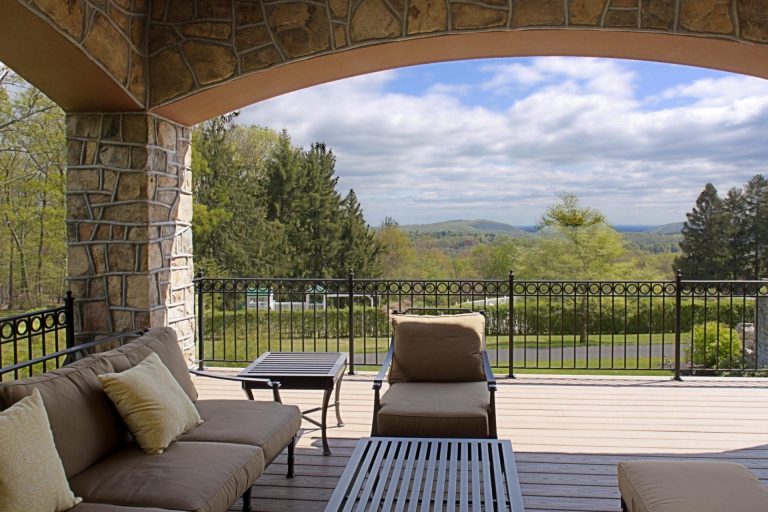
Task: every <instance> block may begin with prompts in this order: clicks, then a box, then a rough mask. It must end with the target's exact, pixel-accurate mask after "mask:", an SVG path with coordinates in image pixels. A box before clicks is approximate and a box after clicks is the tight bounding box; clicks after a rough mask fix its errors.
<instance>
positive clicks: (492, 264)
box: [471, 236, 520, 279]
mask: <svg viewBox="0 0 768 512" xmlns="http://www.w3.org/2000/svg"><path fill="white" fill-rule="evenodd" d="M471 258H472V263H473V265H472V266H473V268H474V270H475V272H476V273H477V274H478V275H479V277H482V278H485V279H506V277H507V275H508V274H509V271H510V269H516V268H518V266H519V258H520V249H519V247H518V243H517V242H516V241H515V240H514V239H513V238H511V237H508V236H503V237H499V238H497V239H496V240H494V241H493V242H492V243H490V244H478V245H476V246H475V247H473V248H472V255H471Z"/></svg>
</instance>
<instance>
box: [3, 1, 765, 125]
mask: <svg viewBox="0 0 768 512" xmlns="http://www.w3.org/2000/svg"><path fill="white" fill-rule="evenodd" d="M0 9H2V14H3V16H0V43H2V44H0V60H2V61H4V62H6V63H7V64H10V65H11V66H12V67H13V68H14V69H15V70H16V71H17V72H19V73H20V74H22V76H24V77H25V78H27V79H28V80H29V81H30V82H32V83H33V84H34V85H36V86H38V88H40V89H41V90H43V91H44V92H46V94H48V95H49V96H51V97H52V98H53V99H54V100H55V101H57V102H58V103H59V104H60V105H61V106H62V107H63V108H64V109H65V110H67V111H69V112H88V111H90V112H107V111H144V112H149V113H157V114H160V115H163V116H165V117H167V118H168V119H170V120H173V121H177V122H180V123H182V124H187V125H189V124H193V123H195V122H199V121H202V120H204V119H207V118H210V117H212V116H214V115H216V114H219V113H222V112H225V111H228V110H232V109H234V108H237V107H241V106H243V105H246V104H249V103H252V102H254V101H258V100H261V99H265V98H268V97H271V96H275V95H277V94H281V93H284V92H288V91H292V90H295V89H298V88H302V87H306V86H309V85H314V84H318V83H322V82H325V81H330V80H334V79H338V78H343V77H348V76H353V75H357V74H363V73H367V72H371V71H376V70H381V69H387V68H394V67H402V66H406V65H411V64H419V63H428V62H437V61H443V60H457V59H467V58H478V57H499V56H530V55H582V56H601V57H622V58H633V59H645V60H654V61H661V62H670V63H677V64H690V65H695V66H703V67H711V68H717V69H722V70H727V71H735V72H739V73H744V74H750V75H755V76H759V77H763V78H768V0H183V1H182V0H70V1H69V2H60V1H56V0H0Z"/></svg>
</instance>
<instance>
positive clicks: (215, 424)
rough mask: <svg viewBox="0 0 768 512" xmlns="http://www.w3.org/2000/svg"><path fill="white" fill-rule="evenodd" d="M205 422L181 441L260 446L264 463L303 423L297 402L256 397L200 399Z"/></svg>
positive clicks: (201, 412)
mask: <svg viewBox="0 0 768 512" xmlns="http://www.w3.org/2000/svg"><path fill="white" fill-rule="evenodd" d="M195 405H196V406H197V409H198V411H199V412H200V416H201V417H202V418H203V423H202V424H201V425H200V426H198V427H196V428H194V429H192V430H191V431H189V432H187V433H186V434H183V435H181V436H180V437H179V438H178V441H179V442H184V441H211V442H217V443H237V444H246V445H250V446H260V447H261V449H262V450H264V461H265V464H269V463H270V462H272V461H273V460H274V459H275V457H277V456H278V454H279V453H280V452H281V451H283V448H285V446H286V445H287V444H288V443H289V442H290V441H291V439H292V438H293V436H294V435H296V432H298V430H299V428H300V427H301V412H300V411H299V408H298V407H296V406H294V405H283V404H279V403H277V402H260V401H253V400H198V401H197V402H195Z"/></svg>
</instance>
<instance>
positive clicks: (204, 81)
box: [148, 0, 768, 107]
mask: <svg viewBox="0 0 768 512" xmlns="http://www.w3.org/2000/svg"><path fill="white" fill-rule="evenodd" d="M149 25H150V26H149V40H148V53H149V75H150V84H151V90H150V98H149V105H150V107H156V106H159V105H162V104H165V103H168V102H170V101H173V100H174V99H178V98H181V97H184V96H187V95H189V94H192V93H194V92H195V91H197V90H200V89H202V88H207V87H210V86H213V85H215V84H218V83H223V82H226V81H228V80H231V79H232V78H236V77H238V76H242V75H245V74H249V73H253V72H257V71H260V70H264V69H268V68H271V67H274V66H278V65H281V64H285V63H289V62H292V61H296V60H299V59H306V58H307V57H310V56H317V55H323V54H328V53H334V52H337V51H340V50H344V49H349V48H354V47H360V46H366V45H371V44H378V43H382V42H388V41H396V40H403V39H408V38H413V37H424V36H426V35H441V34H455V33H460V32H466V31H475V32H482V31H489V30H493V31H499V30H521V29H531V28H552V29H555V28H559V29H569V28H576V29H584V28H589V29H598V30H600V29H607V30H622V31H638V32H657V33H658V32H662V33H674V34H692V35H697V36H707V37H714V38H718V39H729V40H734V41H741V42H748V43H755V44H766V43H768V1H766V0H325V1H292V0H154V1H153V2H152V5H151V9H150V22H149Z"/></svg>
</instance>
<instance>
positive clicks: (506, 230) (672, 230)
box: [400, 219, 683, 237]
mask: <svg viewBox="0 0 768 512" xmlns="http://www.w3.org/2000/svg"><path fill="white" fill-rule="evenodd" d="M613 228H614V229H615V230H616V231H618V232H619V233H649V234H654V235H679V234H680V232H681V231H682V229H683V223H682V222H673V223H671V224H663V225H661V226H647V225H634V224H622V225H616V226H613ZM400 229H402V230H403V231H406V232H408V233H419V234H424V235H427V234H434V233H454V234H464V235H507V236H511V237H530V236H532V235H534V234H535V233H536V231H537V229H538V228H537V227H536V226H513V225H511V224H505V223H503V222H496V221H493V220H486V219H474V220H466V219H456V220H446V221H442V222H434V223H432V224H406V225H402V226H400Z"/></svg>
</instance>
